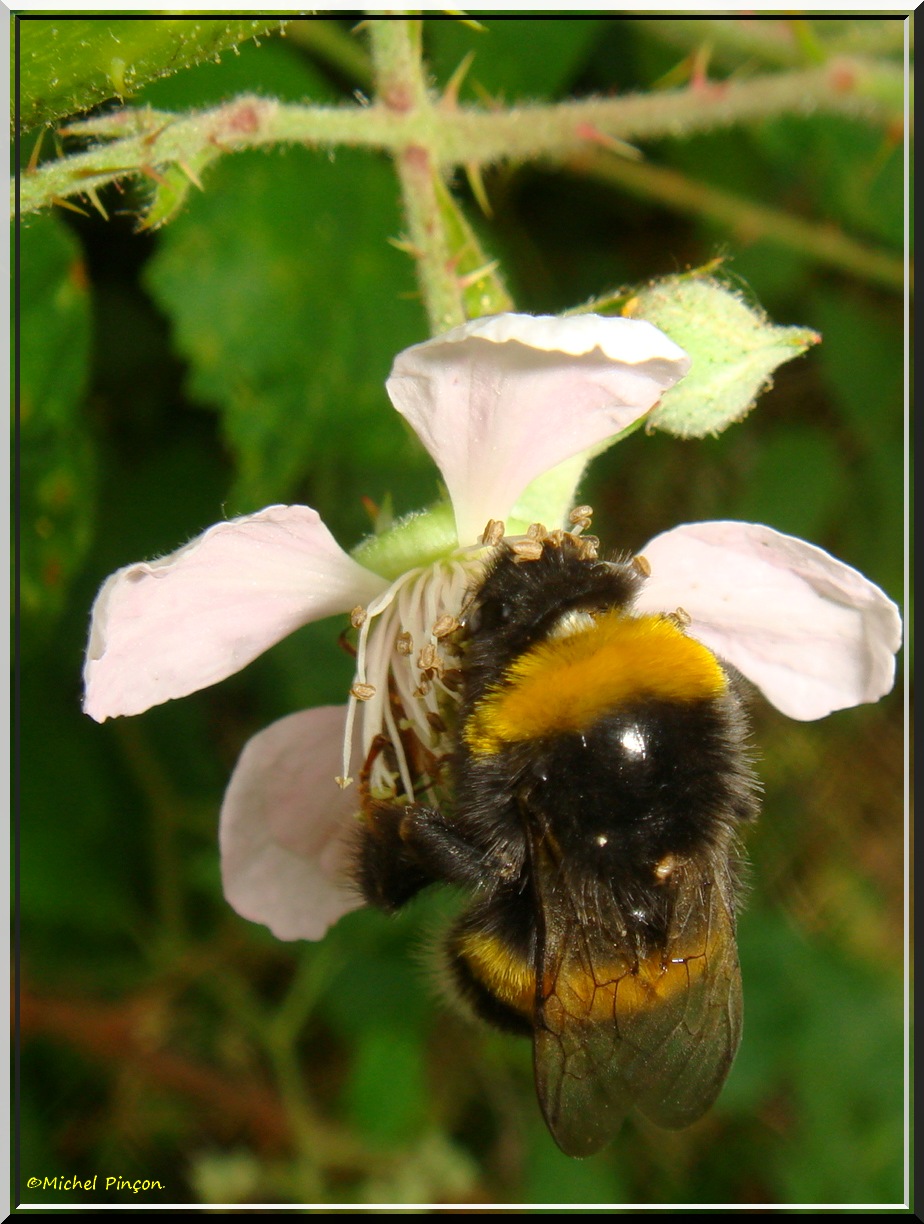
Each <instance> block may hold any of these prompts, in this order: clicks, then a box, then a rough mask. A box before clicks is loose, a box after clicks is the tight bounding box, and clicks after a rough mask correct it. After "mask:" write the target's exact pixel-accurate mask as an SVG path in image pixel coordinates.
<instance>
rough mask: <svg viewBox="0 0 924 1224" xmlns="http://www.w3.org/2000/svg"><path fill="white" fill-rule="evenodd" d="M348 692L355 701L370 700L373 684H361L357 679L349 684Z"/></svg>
mask: <svg viewBox="0 0 924 1224" xmlns="http://www.w3.org/2000/svg"><path fill="white" fill-rule="evenodd" d="M350 693H351V694H352V696H354V697H355V698H356V700H357V701H370V700H371V699H372V698H373V697H374V696H375V685H374V684H362V683H360V681H358V680H357V681H356V683H355V684H353V685H351V687H350Z"/></svg>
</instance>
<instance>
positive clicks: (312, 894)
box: [219, 706, 362, 939]
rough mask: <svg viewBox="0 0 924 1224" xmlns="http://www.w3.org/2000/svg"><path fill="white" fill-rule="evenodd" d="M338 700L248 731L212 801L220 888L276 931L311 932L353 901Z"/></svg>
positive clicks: (303, 935)
mask: <svg viewBox="0 0 924 1224" xmlns="http://www.w3.org/2000/svg"><path fill="white" fill-rule="evenodd" d="M345 713H346V707H344V706H322V707H319V708H317V709H313V710H301V711H299V712H298V713H297V714H290V715H289V716H288V717H287V718H282V719H280V720H279V721H278V722H275V723H271V724H270V726H269V727H267V728H266V729H265V730H264V731H261V732H259V733H258V734H257V735H255V736H254V737H253V739H251V740H249V741H248V743H247V744H246V745H245V747H244V751H243V752H242V753H241V756H240V759H239V760H238V763H237V765H236V766H235V769H234V773H233V774H232V776H231V781H230V783H229V784H228V789H227V791H226V792H225V798H224V802H223V804H222V808H221V822H220V830H219V843H220V848H221V874H222V883H223V886H224V892H225V897H226V898H227V900H228V901H229V903H230V904H231V905H232V906H233V907H234V908H235V909H236V910H237V912H238V913H239V914H241V915H242V916H243V917H244V918H249V919H250V921H251V922H261V923H263V924H264V925H265V926H268V927H269V928H270V930H271V931H272V932H273V934H274V935H275V936H276V937H277V939H320V938H321V937H322V936H323V934H324V932H325V931H326V930H327V929H328V927H330V926H331V925H332V924H333V923H334V922H336V921H337V919H338V918H340V917H342V916H343V915H344V914H346V913H348V912H349V911H350V910H352V909H356V908H357V907H358V906H360V905H361V904H362V898H361V897H360V896H359V894H358V893H357V892H356V891H355V890H354V889H353V888H352V887H351V886H350V884H349V878H348V873H347V868H348V858H349V848H348V839H349V834H350V831H351V829H352V827H353V822H354V819H355V814H356V806H357V790H356V787H355V786H352V787H350V788H348V789H347V790H341V789H340V788H339V787H338V786H337V784H336V782H335V781H334V778H335V776H336V775H337V774H338V773H339V772H340V770H341V769H342V759H341V758H342V748H343V729H344V717H345Z"/></svg>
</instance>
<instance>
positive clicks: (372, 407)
mask: <svg viewBox="0 0 924 1224" xmlns="http://www.w3.org/2000/svg"><path fill="white" fill-rule="evenodd" d="M395 212H396V210H395V191H394V187H393V182H392V179H391V175H390V171H389V168H388V167H387V165H385V164H384V163H381V162H378V161H372V160H370V159H368V158H364V157H361V156H359V155H356V154H351V153H345V154H340V155H338V157H337V159H336V161H331V160H329V159H327V158H321V157H318V156H317V155H316V154H314V153H311V152H309V151H307V150H304V149H292V150H289V151H287V152H286V154H285V155H284V156H281V155H274V156H271V157H267V156H266V155H264V154H262V153H256V154H246V155H240V156H238V157H235V158H234V159H229V160H226V161H225V162H223V163H222V164H221V165H220V166H219V167H217V169H215V170H214V171H213V172H212V174H211V176H210V178H209V181H208V190H207V191H206V193H205V194H204V195H202V194H199V193H195V195H193V196H191V197H190V198H189V202H188V209H187V211H186V212H185V213H184V215H183V216H181V217H179V218H178V219H177V220H176V221H175V222H174V223H173V224H172V225H171V226H170V227H169V228H167V229H166V230H165V231H164V234H163V241H162V245H161V246H160V248H159V250H158V252H157V254H156V255H155V257H154V259H153V260H152V261H151V263H150V265H149V266H148V269H147V283H148V285H149V287H150V289H151V291H152V292H153V294H154V296H155V298H156V299H157V301H158V303H159V304H160V305H161V307H162V308H163V309H164V310H165V311H166V312H167V314H168V315H169V316H170V318H171V319H172V321H173V325H174V328H175V333H176V342H177V344H178V346H179V348H180V350H181V352H182V353H183V355H184V356H185V358H186V359H187V361H189V363H190V374H189V391H190V394H191V395H192V396H193V397H195V398H196V399H199V400H201V401H203V402H205V403H207V404H211V405H213V406H214V407H216V408H217V409H218V411H219V412H220V413H221V417H222V426H223V432H224V435H225V438H226V440H227V442H228V445H229V447H230V448H231V451H232V452H233V454H234V456H235V458H236V460H237V464H238V469H239V477H238V481H237V483H236V485H235V488H234V490H233V493H232V497H231V499H230V507H229V509H233V510H234V511H235V512H240V511H244V510H254V509H257V508H258V507H259V506H261V505H265V504H267V503H268V502H273V501H279V500H282V499H286V498H289V497H291V496H292V495H293V494H294V492H295V491H296V489H297V488H298V486H299V484H300V482H301V481H302V480H303V479H305V478H306V476H308V475H309V473H310V477H311V483H312V492H311V496H312V497H313V498H315V499H316V502H317V504H321V505H322V508H323V507H325V506H327V505H331V506H333V505H334V504H335V503H341V504H342V502H343V499H344V489H345V488H349V487H350V486H351V485H356V484H357V483H358V482H359V481H364V482H365V487H364V489H363V491H365V492H368V493H369V494H370V495H374V496H376V497H379V496H381V493H382V492H383V491H384V490H386V489H388V488H390V487H394V486H395V485H397V486H398V487H399V488H401V489H403V488H405V487H406V476H407V473H406V471H405V470H404V469H405V467H406V466H414V465H417V467H418V469H422V468H424V467H426V465H425V463H424V461H423V454H422V451H420V450H419V448H417V447H416V445H415V444H414V443H413V442H412V441H411V440H410V438H409V436H408V435H407V434H406V433H405V432H404V428H403V426H402V424H401V423H400V421H399V419H398V417H397V415H396V414H395V413H394V411H393V410H392V408H391V407H390V405H389V403H388V400H387V397H386V394H385V390H384V385H383V384H384V381H385V378H386V376H387V374H388V370H389V368H390V366H391V361H392V359H393V357H394V355H395V353H396V352H397V351H398V350H399V349H401V348H403V347H405V346H406V345H407V344H408V343H411V342H413V341H415V340H417V339H419V338H420V334H421V332H422V331H423V326H422V322H421V318H420V310H419V307H418V306H417V305H416V304H414V303H413V302H411V301H409V300H407V297H406V296H403V294H405V295H406V290H407V288H408V287H409V271H408V268H407V265H406V262H405V260H404V259H403V258H402V256H401V255H400V254H399V253H398V252H397V251H395V250H394V249H393V248H392V247H390V246H389V245H388V243H387V242H386V235H387V234H388V232H389V230H391V231H392V232H394V229H395V228H396V227H397V217H396V215H395ZM346 440H348V444H347V445H344V442H345V441H346ZM386 456H388V459H389V466H387V467H386V461H385V457H386ZM396 457H397V461H398V466H397V467H395V466H394V465H395V459H396ZM397 473H400V475H397ZM431 487H432V486H431ZM431 495H432V494H431ZM411 504H412V505H413V503H411ZM402 508H403V507H402ZM408 508H410V507H408ZM355 509H356V511H357V515H356V518H355V521H356V522H357V525H358V524H359V522H360V517H359V514H358V511H359V503H358V498H357V499H356V501H355Z"/></svg>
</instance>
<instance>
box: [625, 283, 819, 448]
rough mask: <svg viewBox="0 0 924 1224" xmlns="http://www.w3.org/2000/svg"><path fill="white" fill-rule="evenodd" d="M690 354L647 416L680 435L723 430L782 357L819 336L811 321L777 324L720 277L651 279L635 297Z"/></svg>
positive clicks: (636, 308) (635, 310)
mask: <svg viewBox="0 0 924 1224" xmlns="http://www.w3.org/2000/svg"><path fill="white" fill-rule="evenodd" d="M630 307H631V310H630V311H627V313H631V314H632V316H633V317H635V318H639V319H647V320H648V322H649V323H653V324H654V325H655V327H660V328H661V330H662V331H663V332H665V333H666V334H667V335H668V336H670V338H671V339H672V340H673V341H674V342H675V343H676V344H679V345H680V347H681V348H684V349H686V351H687V352H688V353H689V354H690V356H691V357H692V359H693V365H692V368H691V370H690V372H689V374H687V375H686V376H685V377H684V378H682V379H681V381H680V382H679V383H678V384H677V385H676V386H674V387H671V388H670V390H669V391H666V392H665V393H664V395H663V396H662V397H661V402H660V404H659V405H658V407H657V408H655V410H654V411H653V412H652V413H651V415H650V416H649V418H648V424H649V425H650V426H651V428H653V429H661V430H664V432H665V433H670V434H674V435H675V436H677V437H681V438H703V437H706V436H707V435H708V434H718V433H721V432H722V430H723V429H727V428H728V426H729V425H731V424H733V423H734V422H735V421H740V420H741V419H742V418H743V417H745V416H746V415H747V414H748V413H749V412H750V410H751V409H752V408H753V407H754V404H755V402H756V400H757V397H758V396H759V395H760V394H761V393H762V392H763V391H766V390H767V388H768V387H769V386H770V385H771V377H770V376H771V374H772V373H773V371H774V370H775V369H776V368H777V366H779V365H782V364H783V362H784V361H791V360H792V359H793V357H798V356H799V355H800V354H801V353H804V352H805V351H806V349H807V348H809V346H810V345H812V344H817V343H818V341H819V339H820V337H819V336H818V335H817V334H816V333H815V332H813V331H811V330H810V329H809V328H807V327H777V326H775V325H774V324H772V323H770V322H769V321H768V320H767V319H766V318H765V317H764V315H763V314H762V313H760V312H759V311H757V310H753V309H752V308H751V307H750V306H747V305H746V304H745V303H744V302H743V301H742V299H741V298H740V297H739V296H738V295H737V294H735V293H732V292H731V290H729V289H726V288H725V287H724V286H722V285H720V284H719V283H718V281H715V280H712V279H709V278H699V277H695V276H690V277H688V276H675V277H668V278H667V279H665V280H661V281H654V282H652V284H650V285H648V286H647V287H646V288H645V289H643V290H641V292H640V293H638V294H637V296H636V298H635V299H634V301H633V302H631V303H630Z"/></svg>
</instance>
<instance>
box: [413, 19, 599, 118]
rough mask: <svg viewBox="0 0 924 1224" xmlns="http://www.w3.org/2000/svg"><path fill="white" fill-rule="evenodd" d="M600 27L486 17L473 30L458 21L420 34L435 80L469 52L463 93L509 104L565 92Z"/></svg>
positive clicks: (429, 25) (434, 24)
mask: <svg viewBox="0 0 924 1224" xmlns="http://www.w3.org/2000/svg"><path fill="white" fill-rule="evenodd" d="M603 24H604V23H603V22H602V21H599V20H595V19H591V18H587V17H583V18H580V19H575V20H573V21H568V20H562V19H561V18H560V17H559V18H558V19H556V20H549V19H548V18H536V19H535V20H530V19H528V18H527V19H524V18H522V17H520V18H517V19H516V20H515V21H511V20H505V19H503V18H489V19H488V20H486V21H483V22H481V26H482V28H481V29H480V30H475V29H473V28H472V27H471V26H469V25H466V24H465V23H463V22H461V21H428V22H426V23H425V26H424V35H425V38H426V40H427V49H428V60H429V63H430V66H431V67H432V69H433V71H434V73H435V75H436V77H437V79H438V80H440V81H443V82H445V81H446V80H448V79H449V78H450V77H451V76H452V74H453V73H454V72H455V70H456V68H457V67H458V65H459V64H460V62H461V61H462V59H463V58H464V57H465V56H466V55H468V54H470V53H471V52H474V55H475V58H474V62H473V64H472V67H471V69H470V70H469V73H468V75H467V77H466V82H467V83H466V84H463V89H468V90H469V92H471V91H474V92H475V95H476V96H478V95H479V94H481V95H483V93H484V92H485V91H486V92H487V93H489V94H490V95H492V96H493V97H503V98H506V99H507V100H508V101H510V100H513V99H516V98H536V97H554V96H555V95H556V94H558V93H560V92H561V91H562V90H564V89H567V87H568V85H569V84H570V82H571V80H572V78H573V77H574V75H575V74H576V72H577V71H578V70H579V68H580V66H581V65H582V63H583V62H584V60H585V59H586V58H587V56H588V55H589V54H590V51H591V49H592V47H593V45H594V43H595V42H596V40H597V38H598V36H599V33H600V29H601V27H602V25H603ZM480 100H483V97H482V98H481V99H480Z"/></svg>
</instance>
